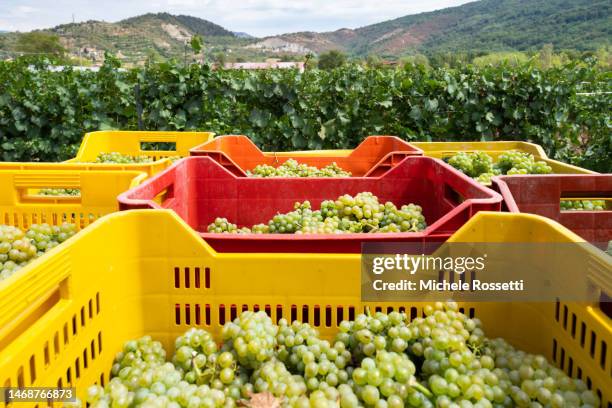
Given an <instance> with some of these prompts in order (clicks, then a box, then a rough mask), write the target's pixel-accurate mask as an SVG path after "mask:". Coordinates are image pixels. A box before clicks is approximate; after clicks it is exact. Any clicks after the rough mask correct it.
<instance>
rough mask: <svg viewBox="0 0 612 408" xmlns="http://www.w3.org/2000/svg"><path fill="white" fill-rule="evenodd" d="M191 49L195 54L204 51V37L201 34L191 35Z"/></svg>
mask: <svg viewBox="0 0 612 408" xmlns="http://www.w3.org/2000/svg"><path fill="white" fill-rule="evenodd" d="M190 44H191V50H192V51H193V53H194V54H199V53H200V51H202V47H203V46H204V44H203V42H202V37H201V36H199V35H194V36H193V37H191V42H190Z"/></svg>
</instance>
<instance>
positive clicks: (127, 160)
mask: <svg viewBox="0 0 612 408" xmlns="http://www.w3.org/2000/svg"><path fill="white" fill-rule="evenodd" d="M95 163H112V164H135V163H153V158H152V157H149V156H145V155H141V156H132V155H129V154H122V153H117V152H110V153H104V152H103V153H100V154H98V156H97V157H96V161H95Z"/></svg>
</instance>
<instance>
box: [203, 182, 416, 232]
mask: <svg viewBox="0 0 612 408" xmlns="http://www.w3.org/2000/svg"><path fill="white" fill-rule="evenodd" d="M426 227H427V224H426V222H425V217H424V216H423V213H422V208H421V207H420V206H418V205H415V204H408V205H403V206H401V207H400V208H397V206H395V204H393V203H391V202H386V203H384V204H382V203H380V202H379V200H378V198H377V197H376V196H375V195H373V194H372V193H370V192H363V193H359V194H357V195H355V196H354V197H353V196H351V195H348V194H345V195H343V196H340V197H338V198H337V199H336V200H326V201H323V202H322V203H321V208H320V209H319V210H313V209H312V208H311V205H310V202H309V201H304V202H302V203H299V202H298V203H295V205H294V210H293V211H290V212H288V213H285V214H277V215H275V216H274V217H273V218H272V219H271V220H270V221H268V223H267V224H257V225H255V226H253V227H252V228H250V229H249V228H247V227H242V228H238V226H237V225H236V224H232V223H231V222H229V221H228V220H227V219H226V218H216V219H215V221H214V222H213V223H211V224H210V225H209V226H208V228H207V230H208V232H211V233H230V234H244V233H246V234H248V233H253V234H268V233H270V234H345V233H375V232H418V231H422V230H424V229H425V228H426Z"/></svg>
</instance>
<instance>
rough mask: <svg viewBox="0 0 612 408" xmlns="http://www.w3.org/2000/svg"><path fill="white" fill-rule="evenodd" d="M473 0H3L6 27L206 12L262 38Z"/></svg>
mask: <svg viewBox="0 0 612 408" xmlns="http://www.w3.org/2000/svg"><path fill="white" fill-rule="evenodd" d="M469 1H470V0H19V1H18V0H0V30H3V31H30V30H33V29H37V28H49V27H53V26H56V25H59V24H63V23H69V22H71V21H72V19H73V15H74V20H75V21H77V22H79V21H86V20H104V21H109V22H115V21H119V20H122V19H124V18H128V17H134V16H137V15H140V14H145V13H151V12H168V13H172V14H187V15H192V16H195V17H200V18H203V19H206V20H209V21H212V22H213V23H216V24H219V25H221V26H223V27H225V28H226V29H228V30H231V31H242V32H247V33H249V34H251V35H255V36H258V37H263V36H268V35H276V34H282V33H288V32H296V31H333V30H337V29H339V28H357V27H361V26H364V25H368V24H372V23H377V22H381V21H384V20H389V19H393V18H397V17H402V16H405V15H407V14H415V13H421V12H424V11H431V10H437V9H441V8H446V7H453V6H458V5H461V4H464V3H468V2H469Z"/></svg>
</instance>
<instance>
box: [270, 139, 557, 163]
mask: <svg viewBox="0 0 612 408" xmlns="http://www.w3.org/2000/svg"><path fill="white" fill-rule="evenodd" d="M409 143H410V144H411V145H412V146H414V147H418V148H419V149H422V150H423V151H424V152H425V155H426V156H431V157H437V158H441V157H446V156H451V155H453V154H455V153H457V152H460V151H466V152H469V151H476V150H482V151H486V152H487V153H489V154H491V153H493V152H497V153H503V152H504V151H508V150H520V151H521V152H525V153H531V154H533V155H534V157H537V158H539V159H546V158H548V156H547V155H546V152H545V151H544V149H542V147H541V146H539V145H537V144H535V143H529V142H515V141H508V142H409ZM351 151H352V150H346V149H344V150H343V149H341V150H310V151H308V150H305V151H296V152H291V155H300V156H311V155H315V154H316V155H317V156H326V155H329V156H346V155H349V154H350V152H351ZM286 154H287V153H281V152H279V153H277V155H279V156H282V155H286Z"/></svg>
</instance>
